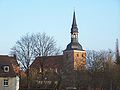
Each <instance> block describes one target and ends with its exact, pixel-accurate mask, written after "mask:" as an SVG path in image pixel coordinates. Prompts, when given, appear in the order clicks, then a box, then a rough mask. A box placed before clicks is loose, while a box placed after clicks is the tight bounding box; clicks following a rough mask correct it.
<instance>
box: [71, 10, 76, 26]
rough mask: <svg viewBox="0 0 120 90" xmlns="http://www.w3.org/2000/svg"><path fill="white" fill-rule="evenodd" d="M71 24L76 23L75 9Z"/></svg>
mask: <svg viewBox="0 0 120 90" xmlns="http://www.w3.org/2000/svg"><path fill="white" fill-rule="evenodd" d="M72 26H77V24H76V17H75V11H74V14H73V23H72Z"/></svg>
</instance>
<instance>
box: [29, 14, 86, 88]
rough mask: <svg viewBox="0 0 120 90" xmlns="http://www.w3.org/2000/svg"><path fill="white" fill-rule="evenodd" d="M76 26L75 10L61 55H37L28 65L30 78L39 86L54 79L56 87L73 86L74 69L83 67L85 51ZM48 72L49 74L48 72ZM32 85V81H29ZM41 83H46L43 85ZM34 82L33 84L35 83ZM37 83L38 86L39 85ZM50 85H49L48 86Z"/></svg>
mask: <svg viewBox="0 0 120 90" xmlns="http://www.w3.org/2000/svg"><path fill="white" fill-rule="evenodd" d="M78 34H79V32H78V27H77V22H76V16H75V12H74V13H73V21H72V27H71V32H70V35H71V42H70V43H69V44H68V45H67V47H66V49H65V50H64V51H63V55H57V56H42V57H37V58H36V59H35V60H34V62H33V63H32V64H31V66H30V71H29V73H30V75H31V79H32V80H33V79H34V80H35V82H37V84H39V85H41V86H40V87H43V88H45V87H48V84H50V85H51V83H52V82H53V81H54V83H55V85H56V87H57V86H59V87H62V88H65V89H69V88H74V87H75V78H76V77H75V73H74V72H75V71H77V70H82V69H85V65H86V51H85V50H84V49H83V47H82V45H81V44H80V43H79V42H78ZM35 71H36V73H35ZM48 73H49V74H48ZM33 75H36V76H35V77H32V76H33ZM30 83H31V85H34V82H33V81H32V82H30ZM43 83H46V84H47V86H46V84H44V85H43ZM37 84H35V85H37ZM39 85H38V86H39ZM49 87H50V86H49Z"/></svg>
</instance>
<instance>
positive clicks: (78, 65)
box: [63, 12, 86, 70]
mask: <svg viewBox="0 0 120 90" xmlns="http://www.w3.org/2000/svg"><path fill="white" fill-rule="evenodd" d="M70 33H71V42H70V43H69V44H68V45H67V47H66V49H65V50H64V52H63V53H64V56H65V57H66V59H67V61H69V62H71V63H72V67H73V69H74V70H78V69H83V67H84V66H85V65H86V51H85V50H83V48H82V46H81V45H80V43H79V42H78V33H79V32H78V28H77V23H76V17H75V12H74V13H73V22H72V27H71V32H70Z"/></svg>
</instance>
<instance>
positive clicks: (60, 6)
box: [0, 0, 120, 54]
mask: <svg viewBox="0 0 120 90" xmlns="http://www.w3.org/2000/svg"><path fill="white" fill-rule="evenodd" d="M74 10H75V12H76V19H77V24H78V28H79V42H80V43H81V45H82V46H83V48H84V49H87V50H88V49H90V50H91V49H92V50H103V49H106V50H107V49H112V50H115V40H116V38H118V39H119V42H120V0H0V54H9V52H10V48H11V47H13V46H14V45H15V42H16V41H17V40H19V39H20V37H22V36H23V35H25V34H26V33H37V32H40V33H42V32H45V33H46V34H47V35H50V36H53V37H54V39H55V40H56V42H57V46H59V47H61V49H62V50H64V49H65V48H66V45H67V44H68V43H69V42H70V29H71V24H72V18H73V11H74Z"/></svg>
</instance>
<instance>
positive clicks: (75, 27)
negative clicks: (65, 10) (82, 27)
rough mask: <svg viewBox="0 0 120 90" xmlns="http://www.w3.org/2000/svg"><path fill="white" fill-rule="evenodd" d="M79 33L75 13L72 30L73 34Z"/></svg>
mask: <svg viewBox="0 0 120 90" xmlns="http://www.w3.org/2000/svg"><path fill="white" fill-rule="evenodd" d="M74 32H77V33H78V28H77V23H76V17H75V11H74V13H73V22H72V28H71V33H74Z"/></svg>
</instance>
